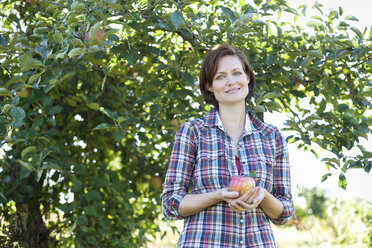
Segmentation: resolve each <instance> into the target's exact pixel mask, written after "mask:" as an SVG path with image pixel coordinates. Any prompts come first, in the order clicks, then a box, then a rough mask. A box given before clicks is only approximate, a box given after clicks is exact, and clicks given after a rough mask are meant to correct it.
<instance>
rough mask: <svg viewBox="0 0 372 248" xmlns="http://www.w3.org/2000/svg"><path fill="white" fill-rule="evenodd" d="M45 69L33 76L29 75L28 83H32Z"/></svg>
mask: <svg viewBox="0 0 372 248" xmlns="http://www.w3.org/2000/svg"><path fill="white" fill-rule="evenodd" d="M43 73H44V71H42V72H40V73H36V74H34V75H32V76H31V77H29V79H28V81H27V84H29V85H31V84H32V83H33V82H34V81H35V80H36V79H37V78H38V77H40V76H41V74H43Z"/></svg>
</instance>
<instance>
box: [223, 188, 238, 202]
mask: <svg viewBox="0 0 372 248" xmlns="http://www.w3.org/2000/svg"><path fill="white" fill-rule="evenodd" d="M219 194H220V198H221V200H222V201H225V202H227V203H230V202H231V201H232V200H234V199H238V198H239V193H238V192H236V191H229V188H223V189H220V190H219Z"/></svg>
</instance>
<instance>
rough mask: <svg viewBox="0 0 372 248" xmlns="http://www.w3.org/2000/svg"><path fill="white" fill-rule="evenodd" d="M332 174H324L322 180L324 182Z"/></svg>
mask: <svg viewBox="0 0 372 248" xmlns="http://www.w3.org/2000/svg"><path fill="white" fill-rule="evenodd" d="M331 175H332V173H327V174H324V175H323V176H322V178H321V182H324V181H325V180H327V179H328V177H330V176H331Z"/></svg>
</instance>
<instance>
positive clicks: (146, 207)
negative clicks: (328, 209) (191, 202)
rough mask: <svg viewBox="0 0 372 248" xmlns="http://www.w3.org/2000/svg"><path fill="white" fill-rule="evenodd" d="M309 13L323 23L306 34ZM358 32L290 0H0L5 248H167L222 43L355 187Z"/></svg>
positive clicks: (263, 106) (363, 55) (266, 98)
mask: <svg viewBox="0 0 372 248" xmlns="http://www.w3.org/2000/svg"><path fill="white" fill-rule="evenodd" d="M308 8H315V9H317V11H318V15H316V16H313V17H312V21H309V22H308V23H307V27H308V28H307V29H304V28H303V27H302V26H300V25H299V24H298V23H297V19H299V18H301V17H302V16H304V15H306V11H307V9H308ZM284 13H287V14H290V15H292V16H293V21H291V22H282V21H281V20H280V19H279V18H280V16H281V15H282V14H284ZM356 21H357V18H356V17H353V16H345V15H344V13H343V9H342V8H337V9H334V10H324V9H323V8H322V6H321V4H319V3H316V4H315V5H314V6H313V7H312V6H305V5H303V6H300V7H299V8H298V9H294V8H292V7H291V6H289V5H288V4H287V3H286V2H285V1H284V0H272V1H259V0H255V1H250V2H249V3H246V2H244V1H236V2H235V1H213V0H212V1H186V0H185V1H181V0H177V1H170V0H154V1H145V0H143V1H131V0H97V1H93V0H85V1H83V0H81V1H79V0H76V1H73V0H56V1H46V0H45V1H42V0H40V1H38V0H27V1H24V0H18V1H17V0H3V1H1V3H0V31H1V33H0V62H1V69H0V103H1V115H0V137H2V139H1V147H2V148H3V151H4V153H5V154H4V156H3V157H2V159H1V168H0V181H1V183H0V211H1V215H0V221H1V223H0V226H1V227H0V243H1V244H2V245H3V246H4V247H41V248H43V247H92V246H98V247H141V246H144V245H145V244H146V243H147V241H148V239H149V238H151V237H155V236H156V235H157V232H159V227H158V225H157V224H156V222H155V220H157V218H158V216H159V214H160V206H159V203H160V202H159V195H160V192H161V187H160V183H161V178H163V176H164V173H165V170H166V167H167V163H168V157H169V154H170V148H171V142H172V139H173V135H174V132H175V130H176V129H177V128H178V126H179V123H180V122H182V121H184V120H185V119H188V118H193V117H195V116H199V115H200V114H201V113H202V112H204V111H205V110H207V109H208V107H205V105H204V104H203V101H202V97H201V96H200V94H199V92H198V85H197V75H198V70H199V66H200V61H201V59H202V57H203V55H204V54H205V52H206V51H208V50H210V49H212V48H213V47H215V46H216V45H217V44H220V43H231V44H233V45H235V46H237V47H240V48H241V49H242V50H244V52H245V53H246V55H247V56H248V58H249V59H250V61H251V63H252V65H253V67H254V69H255V71H256V73H257V90H258V92H259V93H260V97H258V98H257V99H256V100H255V102H251V103H248V104H250V106H251V107H252V108H254V110H255V111H256V112H258V113H260V115H261V117H262V118H263V117H264V115H263V113H264V111H281V112H287V113H288V114H289V119H288V121H287V129H289V130H293V131H295V135H292V136H290V137H288V142H297V144H298V146H299V148H302V149H305V150H311V148H310V146H311V145H312V144H318V145H319V146H321V147H322V148H323V149H326V150H328V151H331V152H332V154H333V156H332V157H330V158H324V160H323V161H324V165H325V166H326V167H327V168H331V167H332V168H335V169H336V171H337V173H338V174H339V186H340V187H343V188H345V187H346V185H347V181H346V178H345V175H344V173H345V171H347V170H348V169H350V168H361V169H363V170H365V171H366V172H367V173H369V172H370V169H371V166H372V161H371V157H372V156H371V152H370V151H368V150H367V149H365V147H363V146H362V145H360V143H359V142H360V140H361V139H362V138H366V137H367V135H368V133H370V130H371V125H372V117H371V116H368V111H369V110H370V109H371V102H372V101H371V96H372V87H371V81H370V76H371V66H370V65H371V61H372V55H371V49H372V46H371V40H372V32H371V30H370V29H367V28H366V29H365V30H359V29H357V28H356V27H354V26H353V23H354V22H356ZM305 99H306V101H307V105H306V106H304V104H303V102H304V100H305ZM351 148H358V149H359V151H360V152H359V153H358V154H357V155H355V156H346V155H345V151H347V150H349V149H351ZM313 152H314V151H313ZM314 154H315V155H316V153H315V152H314ZM329 175H330V174H326V175H324V176H323V178H322V180H326V178H327V177H328V176H329ZM313 211H315V210H313ZM145 234H146V235H145ZM369 240H370V239H369Z"/></svg>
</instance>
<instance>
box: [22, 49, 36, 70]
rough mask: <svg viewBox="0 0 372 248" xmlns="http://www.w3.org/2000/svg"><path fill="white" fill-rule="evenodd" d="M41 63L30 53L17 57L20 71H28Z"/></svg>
mask: <svg viewBox="0 0 372 248" xmlns="http://www.w3.org/2000/svg"><path fill="white" fill-rule="evenodd" d="M41 65H42V63H41V62H40V61H39V60H37V59H34V58H33V57H32V55H31V54H30V53H26V54H25V55H23V56H21V58H20V59H19V67H20V68H21V70H22V71H29V70H30V69H33V68H38V67H40V66H41Z"/></svg>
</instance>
